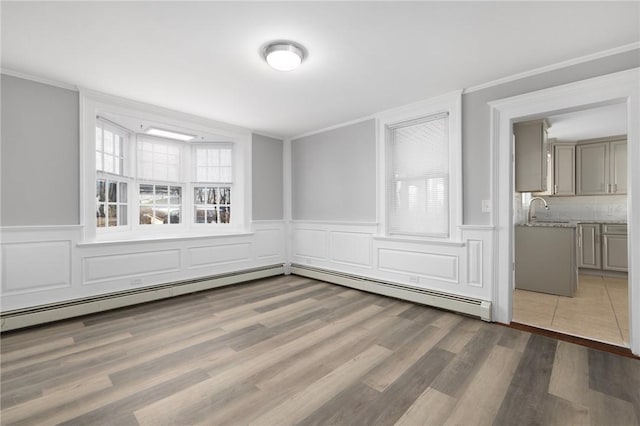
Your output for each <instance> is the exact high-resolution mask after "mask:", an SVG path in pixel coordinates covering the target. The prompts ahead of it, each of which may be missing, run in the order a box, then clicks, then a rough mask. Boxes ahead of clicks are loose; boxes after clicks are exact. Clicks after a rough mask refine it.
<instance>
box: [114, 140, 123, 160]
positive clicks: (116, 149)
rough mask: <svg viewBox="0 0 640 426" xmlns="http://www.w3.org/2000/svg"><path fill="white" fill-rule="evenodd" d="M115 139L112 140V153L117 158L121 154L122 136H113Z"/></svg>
mask: <svg viewBox="0 0 640 426" xmlns="http://www.w3.org/2000/svg"><path fill="white" fill-rule="evenodd" d="M114 136H115V139H114V151H113V153H114V154H115V155H117V156H120V153H121V152H122V136H120V135H114Z"/></svg>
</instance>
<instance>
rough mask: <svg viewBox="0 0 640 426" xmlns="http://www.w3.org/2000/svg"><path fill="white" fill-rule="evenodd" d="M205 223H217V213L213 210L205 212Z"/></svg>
mask: <svg viewBox="0 0 640 426" xmlns="http://www.w3.org/2000/svg"><path fill="white" fill-rule="evenodd" d="M207 223H218V211H217V210H216V209H215V208H213V209H208V210H207Z"/></svg>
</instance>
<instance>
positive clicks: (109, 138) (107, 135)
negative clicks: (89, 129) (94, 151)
mask: <svg viewBox="0 0 640 426" xmlns="http://www.w3.org/2000/svg"><path fill="white" fill-rule="evenodd" d="M103 142H104V152H106V153H109V154H113V151H114V150H113V133H111V132H110V131H108V130H105V131H104V139H103Z"/></svg>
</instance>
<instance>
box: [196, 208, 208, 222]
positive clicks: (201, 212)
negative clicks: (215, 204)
mask: <svg viewBox="0 0 640 426" xmlns="http://www.w3.org/2000/svg"><path fill="white" fill-rule="evenodd" d="M205 215H206V210H205V209H203V208H199V207H196V216H195V222H196V223H204V218H205Z"/></svg>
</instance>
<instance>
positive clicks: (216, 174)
mask: <svg viewBox="0 0 640 426" xmlns="http://www.w3.org/2000/svg"><path fill="white" fill-rule="evenodd" d="M207 181H208V182H221V180H220V169H219V168H218V167H210V168H209V169H208V172H207Z"/></svg>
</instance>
